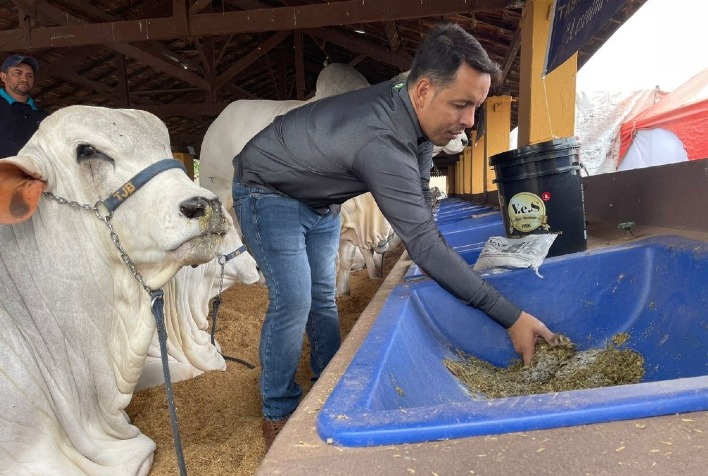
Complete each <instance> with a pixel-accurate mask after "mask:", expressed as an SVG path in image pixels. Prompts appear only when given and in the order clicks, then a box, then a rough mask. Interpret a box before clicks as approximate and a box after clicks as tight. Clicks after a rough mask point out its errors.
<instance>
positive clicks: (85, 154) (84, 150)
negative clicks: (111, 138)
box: [76, 144, 98, 160]
mask: <svg viewBox="0 0 708 476" xmlns="http://www.w3.org/2000/svg"><path fill="white" fill-rule="evenodd" d="M97 153H98V151H97V150H96V148H95V147H94V146H92V145H89V144H81V145H79V146H78V147H77V148H76V158H77V160H86V159H91V158H93V157H95V156H96V154H97Z"/></svg>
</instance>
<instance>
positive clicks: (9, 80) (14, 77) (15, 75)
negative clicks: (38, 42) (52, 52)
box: [0, 54, 39, 102]
mask: <svg viewBox="0 0 708 476" xmlns="http://www.w3.org/2000/svg"><path fill="white" fill-rule="evenodd" d="M38 70H39V63H38V62H37V60H36V59H34V58H32V57H31V56H25V55H19V54H14V55H10V56H8V57H7V58H5V61H3V63H2V72H0V79H2V82H3V83H5V91H7V93H8V94H9V95H10V96H12V97H13V98H14V99H15V100H16V101H20V102H27V99H28V98H29V95H30V91H31V90H32V86H33V85H34V75H35V74H36V73H37V71H38Z"/></svg>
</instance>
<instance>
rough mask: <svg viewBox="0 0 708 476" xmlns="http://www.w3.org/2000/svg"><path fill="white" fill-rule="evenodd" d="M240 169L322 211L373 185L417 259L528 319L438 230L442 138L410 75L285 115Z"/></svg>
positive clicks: (241, 158) (242, 158) (455, 286)
mask: <svg viewBox="0 0 708 476" xmlns="http://www.w3.org/2000/svg"><path fill="white" fill-rule="evenodd" d="M234 133H238V132H237V131H236V130H235V131H234ZM234 167H235V174H236V175H237V176H238V177H240V180H241V182H242V183H243V184H245V185H247V186H257V187H263V188H266V189H269V190H272V191H274V192H277V193H281V194H283V195H286V196H289V197H292V198H295V199H297V200H300V201H302V202H304V203H306V204H307V205H309V206H311V207H312V208H314V209H316V210H319V209H323V208H326V207H330V206H333V205H338V204H341V203H343V202H345V201H346V200H348V199H350V198H352V197H355V196H357V195H360V194H362V193H365V192H369V191H370V192H371V193H372V194H373V196H374V198H375V199H376V203H377V204H378V206H379V208H380V209H381V211H382V212H383V214H384V216H385V217H386V219H387V220H388V221H389V223H390V224H391V226H392V227H393V229H394V231H395V232H396V234H398V236H399V237H400V238H401V240H402V241H403V243H404V244H405V246H406V249H407V250H408V253H409V254H410V256H411V258H412V259H413V260H414V261H415V262H416V263H417V264H418V266H420V267H421V268H422V269H423V270H425V272H426V273H427V274H428V275H429V276H430V277H431V278H433V279H434V280H435V281H436V282H437V283H438V284H439V285H440V286H442V287H443V288H445V289H446V290H447V291H449V292H450V293H452V294H453V295H454V296H456V297H458V298H459V299H461V300H463V301H464V302H465V303H467V304H468V305H471V306H474V307H476V308H478V309H480V310H482V311H484V312H485V313H487V314H488V315H489V316H490V317H492V318H493V319H494V320H496V321H497V322H498V323H499V324H501V325H502V326H504V327H506V328H508V327H511V325H513V324H514V322H516V319H518V317H519V315H520V313H521V310H520V309H519V308H517V307H516V306H515V305H514V304H512V303H511V302H509V301H508V300H507V299H506V298H504V297H503V296H501V295H500V294H499V293H498V292H497V291H496V290H495V289H494V288H492V287H491V286H490V285H489V284H487V283H486V282H485V281H484V280H483V279H482V278H481V277H480V276H479V274H477V273H476V272H474V271H473V270H472V268H471V267H470V266H469V264H467V263H466V262H465V261H464V260H463V259H462V258H461V257H460V255H459V254H458V253H457V252H456V251H454V250H453V249H452V248H451V247H450V246H449V245H448V244H447V242H446V241H445V239H444V238H443V236H442V235H441V234H440V233H439V232H438V230H437V227H436V225H435V221H434V219H433V212H432V208H431V206H430V196H429V181H430V169H431V167H432V144H431V143H430V142H429V141H428V140H427V139H426V138H425V137H424V136H423V133H422V131H421V128H420V124H419V122H418V118H417V116H416V114H415V111H414V109H413V106H412V104H411V101H410V98H409V96H408V91H407V89H406V86H405V84H404V83H397V84H396V83H393V82H386V83H381V84H377V85H374V86H371V87H368V88H364V89H359V90H357V91H352V92H349V93H346V94H342V95H339V96H333V97H329V98H325V99H321V100H319V101H315V102H311V103H307V104H305V105H303V106H301V107H299V108H298V109H295V110H292V111H290V112H288V113H287V114H285V115H282V116H278V117H277V118H275V120H274V121H273V123H272V124H271V125H270V126H268V127H266V128H265V129H264V130H262V131H261V132H260V133H258V134H257V135H256V136H255V137H254V138H253V139H251V140H250V141H249V142H248V144H246V146H245V147H244V148H243V150H242V151H241V153H240V154H239V155H237V156H236V157H234Z"/></svg>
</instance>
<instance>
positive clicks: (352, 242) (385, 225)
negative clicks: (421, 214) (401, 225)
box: [337, 193, 394, 296]
mask: <svg viewBox="0 0 708 476" xmlns="http://www.w3.org/2000/svg"><path fill="white" fill-rule="evenodd" d="M340 215H341V221H342V228H341V233H340V237H339V252H338V258H339V265H338V267H337V296H341V295H349V273H350V271H351V269H352V264H353V262H354V259H355V257H356V253H357V250H359V251H360V252H361V254H362V255H363V256H364V260H365V262H366V269H367V272H368V274H369V278H371V279H377V278H378V279H380V278H381V277H382V274H381V273H382V269H381V265H382V260H383V254H384V253H385V252H386V251H388V249H389V246H390V242H391V238H393V235H394V232H393V228H391V225H390V224H389V222H388V220H386V218H385V217H384V216H383V213H381V210H380V209H379V207H378V206H377V205H376V201H375V200H374V196H373V195H371V193H364V194H361V195H358V196H356V197H354V198H350V199H349V200H347V201H346V202H344V203H343V204H342V208H341V212H340Z"/></svg>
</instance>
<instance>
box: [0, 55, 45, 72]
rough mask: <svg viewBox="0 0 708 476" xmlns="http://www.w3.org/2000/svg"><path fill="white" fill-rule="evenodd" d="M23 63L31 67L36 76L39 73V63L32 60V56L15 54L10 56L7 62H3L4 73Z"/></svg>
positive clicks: (6, 59)
mask: <svg viewBox="0 0 708 476" xmlns="http://www.w3.org/2000/svg"><path fill="white" fill-rule="evenodd" d="M21 63H25V64H28V65H30V67H31V68H32V71H34V73H35V74H37V71H39V63H38V62H37V60H36V59H34V58H32V57H31V56H25V55H20V54H14V55H10V56H8V57H7V58H5V61H3V62H2V72H3V73H6V72H7V70H8V69H9V68H12V67H13V66H17V65H19V64H21Z"/></svg>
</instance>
